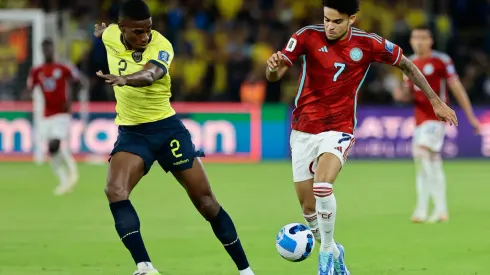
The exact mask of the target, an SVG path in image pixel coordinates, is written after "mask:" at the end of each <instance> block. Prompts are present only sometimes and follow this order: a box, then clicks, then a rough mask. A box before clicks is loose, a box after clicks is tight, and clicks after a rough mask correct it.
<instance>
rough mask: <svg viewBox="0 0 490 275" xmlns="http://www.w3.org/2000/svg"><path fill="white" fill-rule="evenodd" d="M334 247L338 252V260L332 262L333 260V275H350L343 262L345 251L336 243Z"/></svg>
mask: <svg viewBox="0 0 490 275" xmlns="http://www.w3.org/2000/svg"><path fill="white" fill-rule="evenodd" d="M336 245H337V248H338V249H339V251H340V255H339V258H338V259H335V258H334V260H333V265H334V270H335V272H334V275H350V272H349V269H348V268H347V266H346V265H345V260H344V257H345V249H344V247H343V246H342V245H341V244H339V243H336Z"/></svg>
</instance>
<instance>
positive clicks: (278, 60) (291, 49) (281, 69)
mask: <svg viewBox="0 0 490 275" xmlns="http://www.w3.org/2000/svg"><path fill="white" fill-rule="evenodd" d="M298 33H299V34H298ZM306 36H307V34H306V33H305V32H297V33H295V34H293V36H292V37H291V39H289V41H288V43H287V45H286V46H285V47H284V49H283V50H282V51H280V52H277V53H274V54H273V55H272V56H271V57H270V58H269V59H268V60H267V69H266V71H265V76H266V77H267V80H269V81H270V82H275V81H278V80H280V79H281V78H282V77H283V76H284V75H285V74H286V72H287V71H288V69H289V68H290V67H292V66H293V65H294V62H296V60H297V59H298V58H299V57H300V56H301V55H303V54H305V51H306V46H305V43H306V41H305V39H306Z"/></svg>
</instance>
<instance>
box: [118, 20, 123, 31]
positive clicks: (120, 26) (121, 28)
mask: <svg viewBox="0 0 490 275" xmlns="http://www.w3.org/2000/svg"><path fill="white" fill-rule="evenodd" d="M117 26H118V27H119V30H120V31H121V32H122V33H124V24H123V23H122V22H119V23H117Z"/></svg>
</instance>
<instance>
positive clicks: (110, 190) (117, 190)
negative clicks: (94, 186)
mask: <svg viewBox="0 0 490 275" xmlns="http://www.w3.org/2000/svg"><path fill="white" fill-rule="evenodd" d="M104 191H105V195H106V197H107V199H108V200H109V201H110V202H118V201H123V200H127V199H128V198H129V191H128V190H126V189H125V188H124V187H122V186H119V185H117V184H113V183H108V184H107V186H106V187H105V190H104Z"/></svg>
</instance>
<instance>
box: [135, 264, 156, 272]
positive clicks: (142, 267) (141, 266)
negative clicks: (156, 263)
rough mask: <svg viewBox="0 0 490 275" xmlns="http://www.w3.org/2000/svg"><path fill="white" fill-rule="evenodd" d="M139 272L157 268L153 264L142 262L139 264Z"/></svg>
mask: <svg viewBox="0 0 490 275" xmlns="http://www.w3.org/2000/svg"><path fill="white" fill-rule="evenodd" d="M136 266H137V268H138V270H140V271H145V270H154V269H155V268H154V267H153V265H152V264H151V262H141V263H138V264H137V265H136Z"/></svg>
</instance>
